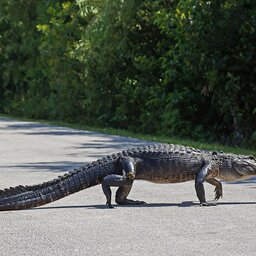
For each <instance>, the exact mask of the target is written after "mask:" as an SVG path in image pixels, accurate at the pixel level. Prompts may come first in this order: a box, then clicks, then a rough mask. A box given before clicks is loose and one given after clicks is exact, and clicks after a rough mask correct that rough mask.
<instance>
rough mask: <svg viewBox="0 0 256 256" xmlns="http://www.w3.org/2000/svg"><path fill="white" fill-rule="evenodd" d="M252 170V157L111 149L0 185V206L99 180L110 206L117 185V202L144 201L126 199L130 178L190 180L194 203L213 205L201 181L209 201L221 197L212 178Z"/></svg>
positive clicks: (42, 200)
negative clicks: (53, 175)
mask: <svg viewBox="0 0 256 256" xmlns="http://www.w3.org/2000/svg"><path fill="white" fill-rule="evenodd" d="M255 175H256V159H255V157H253V156H243V155H235V154H224V153H217V152H210V151H203V150H198V149H194V148H191V147H184V146H180V145H167V144H155V145H150V146H145V147H140V148H135V149H130V150H127V151H123V152H121V153H117V154H113V155H111V156H108V157H106V158H103V159H100V160H98V161H96V162H93V163H91V164H88V165H86V166H83V167H81V168H80V169H77V170H74V171H72V172H69V173H67V174H65V175H63V176H60V177H58V178H57V179H55V180H52V181H49V182H45V183H43V184H38V185H33V186H17V187H15V188H9V189H5V190H0V211H7V210H21V209H27V208H32V207H36V206H40V205H44V204H47V203H50V202H53V201H56V200H58V199H60V198H62V197H65V196H68V195H69V194H72V193H75V192H78V191H80V190H82V189H86V188H89V187H91V186H95V185H98V184H102V189H103V192H104V194H105V195H106V199H107V205H108V207H110V208H112V207H113V206H112V204H111V187H112V186H115V187H119V188H118V190H117V192H116V200H115V201H116V203H117V204H121V205H133V204H144V203H145V202H143V201H134V200H130V199H127V196H128V195H129V192H130V190H131V188H132V184H133V182H134V180H147V181H149V182H153V183H179V182H185V181H190V180H195V190H196V194H197V197H198V199H199V202H200V205H201V206H211V205H215V204H211V203H208V202H207V201H206V199H205V191H204V186H203V183H204V182H205V181H206V182H208V183H210V184H212V185H213V186H215V200H218V199H219V198H220V197H222V196H223V192H222V185H221V183H220V181H219V180H218V179H222V180H225V181H236V180H241V179H248V178H250V177H252V176H255Z"/></svg>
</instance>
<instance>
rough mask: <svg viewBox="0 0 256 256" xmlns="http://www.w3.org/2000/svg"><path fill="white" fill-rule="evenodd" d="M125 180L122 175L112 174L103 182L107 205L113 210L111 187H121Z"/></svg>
mask: <svg viewBox="0 0 256 256" xmlns="http://www.w3.org/2000/svg"><path fill="white" fill-rule="evenodd" d="M124 182H125V178H124V176H122V175H116V174H111V175H108V176H106V177H105V178H103V180H102V190H103V192H104V194H105V196H106V198H107V205H108V207H109V208H113V206H112V204H111V194H112V193H111V189H110V187H120V186H123V185H124Z"/></svg>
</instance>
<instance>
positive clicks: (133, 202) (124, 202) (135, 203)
mask: <svg viewBox="0 0 256 256" xmlns="http://www.w3.org/2000/svg"><path fill="white" fill-rule="evenodd" d="M116 203H117V204H120V205H138V204H146V202H144V201H138V200H131V199H125V200H123V201H121V202H116Z"/></svg>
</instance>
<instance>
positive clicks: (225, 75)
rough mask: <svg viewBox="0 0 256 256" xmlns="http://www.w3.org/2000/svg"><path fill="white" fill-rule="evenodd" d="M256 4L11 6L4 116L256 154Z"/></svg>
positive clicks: (0, 99)
mask: <svg viewBox="0 0 256 256" xmlns="http://www.w3.org/2000/svg"><path fill="white" fill-rule="evenodd" d="M255 42H256V2H255V0H226V1H220V0H214V1H204V0H173V1H165V0H156V1H150V0H144V1H142V0H90V1H89V0H76V1H67V0H65V1H61V0H59V1H39V0H26V1H25V0H2V1H1V2H0V111H1V112H4V113H12V114H18V115H24V116H27V117H33V118H44V119H58V120H65V121H74V122H83V123H87V124H89V125H98V126H111V127H116V128H122V129H130V130H134V131H138V132H144V133H159V134H165V135H170V136H183V137H193V138H195V139H207V140H219V141H222V142H226V143H235V144H240V145H241V144H246V145H249V146H251V147H256V50H255V47H256V44H255Z"/></svg>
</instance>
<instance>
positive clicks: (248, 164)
mask: <svg viewBox="0 0 256 256" xmlns="http://www.w3.org/2000/svg"><path fill="white" fill-rule="evenodd" d="M232 162H233V163H232V165H233V168H234V169H235V170H236V171H237V173H239V174H240V175H241V176H242V178H247V177H250V176H254V175H255V176H256V158H255V157H253V156H241V155H238V156H235V157H234V158H233V161H232Z"/></svg>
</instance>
